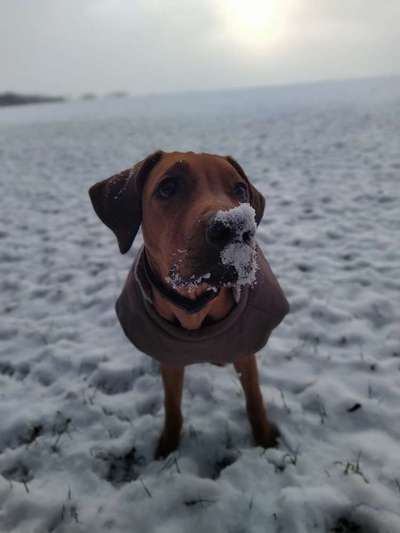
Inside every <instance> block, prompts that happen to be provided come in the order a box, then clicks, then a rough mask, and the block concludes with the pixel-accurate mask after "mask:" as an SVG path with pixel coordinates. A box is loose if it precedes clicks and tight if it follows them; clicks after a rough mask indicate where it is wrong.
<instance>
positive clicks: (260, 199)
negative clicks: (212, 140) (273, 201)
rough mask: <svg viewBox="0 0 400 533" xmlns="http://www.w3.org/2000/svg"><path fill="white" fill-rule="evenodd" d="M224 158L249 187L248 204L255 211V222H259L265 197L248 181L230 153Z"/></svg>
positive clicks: (262, 213)
mask: <svg viewBox="0 0 400 533" xmlns="http://www.w3.org/2000/svg"><path fill="white" fill-rule="evenodd" d="M225 159H226V160H227V161H228V162H229V163H230V164H231V165H232V166H233V168H234V169H235V170H236V171H237V172H238V173H239V174H240V175H241V176H242V178H244V179H245V180H246V181H247V183H248V185H249V188H250V205H251V207H252V208H253V209H254V211H255V212H256V224H257V226H258V224H259V223H260V222H261V219H262V217H263V215H264V209H265V198H264V196H263V195H262V194H261V193H260V191H258V190H257V189H256V188H255V187H254V185H252V184H251V183H250V180H249V178H248V177H247V175H246V173H245V171H244V170H243V169H242V167H241V166H240V165H239V163H238V162H237V161H236V159H233V157H231V156H230V155H228V156H226V157H225Z"/></svg>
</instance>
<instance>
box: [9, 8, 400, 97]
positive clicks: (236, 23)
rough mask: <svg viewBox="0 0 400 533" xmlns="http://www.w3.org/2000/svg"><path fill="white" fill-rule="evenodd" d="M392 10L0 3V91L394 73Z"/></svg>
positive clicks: (396, 36) (71, 91) (398, 63)
mask: <svg viewBox="0 0 400 533" xmlns="http://www.w3.org/2000/svg"><path fill="white" fill-rule="evenodd" d="M399 26H400V0H158V1H156V0H0V92H2V91H5V90H15V91H21V92H22V91H25V92H43V93H59V94H64V95H79V94H81V93H84V92H88V91H90V92H96V93H99V94H102V93H107V92H111V91H114V90H125V91H127V92H129V93H131V94H138V93H140V94H141V93H149V92H150V93H154V92H156V93H159V92H166V91H176V90H178V91H181V90H188V89H209V88H220V87H245V86H255V85H266V84H271V83H287V82H299V81H300V82H302V81H313V80H321V79H332V78H355V77H364V76H375V75H388V74H389V75H390V74H400V31H399Z"/></svg>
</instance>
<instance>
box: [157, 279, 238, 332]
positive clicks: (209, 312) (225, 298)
mask: <svg viewBox="0 0 400 533" xmlns="http://www.w3.org/2000/svg"><path fill="white" fill-rule="evenodd" d="M183 290H184V289H180V291H183ZM152 293H153V305H154V308H155V310H156V311H157V313H158V314H159V315H160V316H162V317H163V318H165V320H168V321H169V322H179V324H180V326H181V327H182V328H184V329H189V330H194V329H199V328H201V326H202V325H203V324H204V322H208V321H209V322H218V321H219V320H222V319H223V318H224V317H226V316H227V315H228V314H229V313H230V311H231V309H232V308H233V307H234V305H235V300H234V298H233V294H232V290H231V289H228V288H223V289H221V290H220V292H219V294H218V296H216V297H215V298H214V299H213V300H212V301H211V302H209V303H208V304H207V305H206V306H205V307H203V309H201V310H200V311H198V312H197V313H187V312H186V311H184V310H183V309H180V308H179V307H177V306H176V305H174V304H172V303H171V302H169V301H168V300H166V299H165V298H164V297H163V296H162V295H161V293H160V292H159V291H158V290H157V289H156V288H155V287H152ZM191 295H192V292H190V293H189V292H188V291H187V293H186V294H184V296H187V297H190V296H191Z"/></svg>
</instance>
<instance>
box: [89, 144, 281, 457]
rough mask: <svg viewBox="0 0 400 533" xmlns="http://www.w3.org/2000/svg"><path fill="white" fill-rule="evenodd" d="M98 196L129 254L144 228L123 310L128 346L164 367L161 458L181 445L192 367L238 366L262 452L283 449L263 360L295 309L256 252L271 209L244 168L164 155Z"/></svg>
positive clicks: (207, 157) (100, 188)
mask: <svg viewBox="0 0 400 533" xmlns="http://www.w3.org/2000/svg"><path fill="white" fill-rule="evenodd" d="M89 194H90V197H91V200H92V203H93V206H94V209H95V211H96V213H97V215H98V216H99V218H100V219H101V220H102V221H103V222H104V223H105V224H106V225H107V226H108V227H109V228H110V229H111V230H112V231H113V232H114V233H115V235H116V237H117V239H118V243H119V247H120V251H121V253H125V252H127V251H128V250H129V248H130V247H131V245H132V242H133V240H134V238H135V236H136V233H137V232H138V230H139V227H140V225H142V231H143V239H144V249H142V250H141V252H140V253H139V255H138V257H137V259H136V261H135V264H134V266H133V268H132V270H131V271H130V273H129V275H128V279H127V282H126V285H125V288H124V290H123V292H122V294H121V296H120V298H119V299H118V301H117V306H116V308H117V315H118V318H119V320H120V322H121V325H122V327H123V329H124V331H125V333H126V335H127V336H128V338H129V339H130V340H131V341H132V342H133V343H134V344H135V345H136V346H137V347H138V348H139V349H141V350H142V351H144V352H145V353H147V354H148V355H151V356H152V357H154V358H156V359H157V360H159V361H160V368H161V376H162V380H163V385H164V391H165V424H164V429H163V431H162V434H161V437H160V440H159V443H158V447H157V450H156V457H165V456H166V455H168V454H169V453H170V452H171V451H173V450H175V449H176V448H177V446H178V444H179V438H180V433H181V428H182V413H181V398H182V386H183V376H184V367H185V366H186V365H188V364H192V363H197V362H203V361H204V362H207V361H208V362H212V363H216V364H225V363H227V362H233V364H234V366H235V369H236V371H237V372H238V373H239V376H240V381H241V384H242V386H243V390H244V393H245V397H246V406H247V412H248V416H249V420H250V424H251V427H252V430H253V435H254V438H255V441H256V443H257V444H259V445H261V446H263V447H270V446H273V445H275V444H276V440H277V437H278V435H279V433H278V430H277V429H276V427H275V426H274V425H273V424H272V423H271V422H270V421H269V420H268V419H267V416H266V412H265V408H264V405H263V399H262V394H261V390H260V386H259V381H258V372H257V364H256V360H255V356H254V353H255V352H256V351H257V350H259V349H260V348H261V347H262V346H264V345H265V343H266V342H267V340H268V337H269V335H270V333H271V331H272V329H273V328H274V327H276V326H277V325H278V324H279V322H280V321H281V320H282V319H283V317H284V316H285V315H286V313H287V312H288V309H289V308H288V303H287V301H286V298H285V297H284V295H283V293H282V290H281V289H280V287H279V284H278V282H277V281H276V279H275V277H274V275H273V273H272V272H271V270H270V268H269V265H268V263H267V262H266V260H265V258H264V256H263V255H262V253H261V251H260V250H259V249H258V247H257V246H256V244H255V240H254V233H255V226H256V224H258V223H259V222H260V220H261V218H262V216H263V212H264V205H265V201H264V198H263V196H262V195H261V194H260V193H259V192H258V191H257V190H256V188H255V187H254V186H253V185H251V184H250V182H249V180H248V178H247V176H246V174H245V173H244V171H243V169H242V168H241V167H240V165H239V164H238V163H237V162H236V161H235V160H234V159H232V158H231V157H221V156H216V155H211V154H195V153H193V152H188V153H179V152H173V153H164V152H161V151H158V152H155V153H154V154H151V155H150V156H148V157H147V158H146V159H144V160H143V161H141V162H140V163H138V164H137V165H135V166H134V167H133V168H132V169H128V170H125V171H123V172H121V173H119V174H117V175H115V176H112V177H111V178H109V179H107V180H104V181H101V182H99V183H96V184H95V185H94V186H93V187H91V189H90V191H89ZM243 258H244V259H243ZM238 265H239V266H238ZM242 267H243V268H242ZM242 270H243V272H245V275H243V272H242ZM247 280H249V281H251V284H249V283H247Z"/></svg>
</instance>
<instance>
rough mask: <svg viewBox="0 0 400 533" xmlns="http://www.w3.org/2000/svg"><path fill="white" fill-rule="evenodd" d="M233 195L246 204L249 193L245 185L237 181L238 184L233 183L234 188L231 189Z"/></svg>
mask: <svg viewBox="0 0 400 533" xmlns="http://www.w3.org/2000/svg"><path fill="white" fill-rule="evenodd" d="M233 193H234V195H235V196H236V198H238V199H239V200H240V201H241V202H248V201H249V191H248V189H247V185H246V184H245V183H243V182H242V181H239V182H238V183H235V186H234V188H233Z"/></svg>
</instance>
